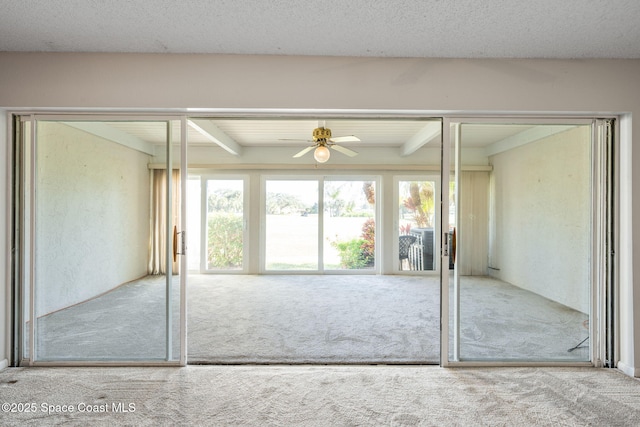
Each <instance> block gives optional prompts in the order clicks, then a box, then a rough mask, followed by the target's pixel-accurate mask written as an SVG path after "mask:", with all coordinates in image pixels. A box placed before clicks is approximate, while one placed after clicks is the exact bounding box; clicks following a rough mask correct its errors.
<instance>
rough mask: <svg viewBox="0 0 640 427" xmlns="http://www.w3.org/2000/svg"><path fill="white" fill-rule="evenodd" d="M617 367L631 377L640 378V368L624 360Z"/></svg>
mask: <svg viewBox="0 0 640 427" xmlns="http://www.w3.org/2000/svg"><path fill="white" fill-rule="evenodd" d="M617 367H618V369H620V370H621V371H622V372H624V373H625V374H627V375H629V376H630V377H634V378H640V368H634V367H633V366H629V365H627V364H626V363H624V362H618V366H617Z"/></svg>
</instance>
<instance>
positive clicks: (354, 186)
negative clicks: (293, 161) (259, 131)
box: [264, 177, 376, 272]
mask: <svg viewBox="0 0 640 427" xmlns="http://www.w3.org/2000/svg"><path fill="white" fill-rule="evenodd" d="M264 188H265V205H264V221H265V232H264V239H265V245H264V251H265V257H264V259H265V265H264V269H265V270H266V271H299V272H302V271H341V272H346V271H359V272H367V271H370V272H371V271H374V270H375V267H376V179H375V178H371V179H366V180H363V179H360V178H358V179H349V178H345V177H322V178H304V179H291V178H266V179H265V181H264Z"/></svg>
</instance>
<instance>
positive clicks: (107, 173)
mask: <svg viewBox="0 0 640 427" xmlns="http://www.w3.org/2000/svg"><path fill="white" fill-rule="evenodd" d="M37 159H38V160H37V162H38V163H37V184H36V185H37V193H36V194H37V197H36V203H37V212H38V215H37V218H36V221H37V232H36V239H37V241H38V242H40V244H39V245H38V251H37V252H36V295H37V297H36V303H37V307H36V315H37V316H42V315H45V314H48V313H50V312H52V311H55V310H59V309H62V308H65V307H68V306H70V305H72V304H76V303H78V302H81V301H85V300H87V299H90V298H93V297H95V296H96V295H100V294H101V293H104V292H107V291H109V290H111V289H113V288H114V287H116V286H119V285H121V284H123V283H126V282H129V281H131V280H135V279H138V278H140V277H143V276H145V275H146V273H147V262H148V247H149V194H150V192H149V191H150V190H149V188H150V187H149V182H150V181H149V169H148V167H147V164H148V162H149V156H148V155H146V154H143V153H140V152H138V151H135V150H133V149H131V148H127V147H125V146H123V145H119V144H116V143H114V142H111V141H106V140H104V139H101V138H99V137H96V136H94V135H91V134H89V133H86V132H83V131H80V130H78V129H75V128H72V127H70V126H67V125H65V124H60V123H55V122H40V123H39V126H38V151H37Z"/></svg>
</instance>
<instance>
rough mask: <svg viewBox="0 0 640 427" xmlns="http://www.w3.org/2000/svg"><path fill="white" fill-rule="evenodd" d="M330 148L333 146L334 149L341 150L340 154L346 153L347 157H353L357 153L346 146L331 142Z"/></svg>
mask: <svg viewBox="0 0 640 427" xmlns="http://www.w3.org/2000/svg"><path fill="white" fill-rule="evenodd" d="M331 148H333V149H334V150H336V151H339V152H341V153H342V154H346V155H347V156H349V157H354V156H357V155H358V153H356V152H355V151H353V150H349V149H348V148H345V147H342V146H340V145H336V144H332V145H331Z"/></svg>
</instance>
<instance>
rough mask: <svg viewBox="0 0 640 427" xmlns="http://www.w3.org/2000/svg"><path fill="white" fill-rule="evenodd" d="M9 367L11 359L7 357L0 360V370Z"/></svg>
mask: <svg viewBox="0 0 640 427" xmlns="http://www.w3.org/2000/svg"><path fill="white" fill-rule="evenodd" d="M8 367H9V361H8V360H7V359H3V360H0V371H1V370H3V369H4V368H8Z"/></svg>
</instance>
